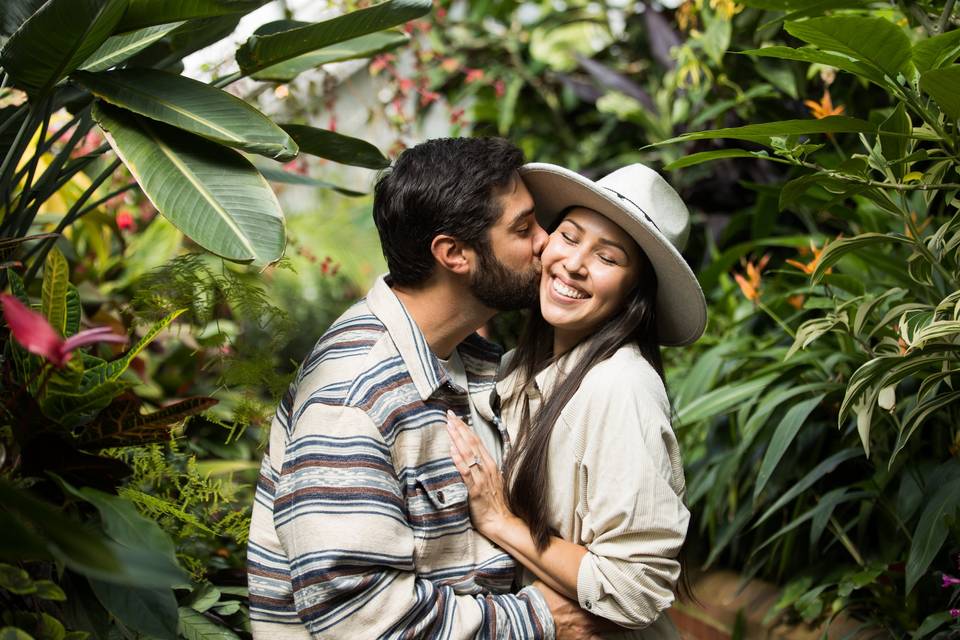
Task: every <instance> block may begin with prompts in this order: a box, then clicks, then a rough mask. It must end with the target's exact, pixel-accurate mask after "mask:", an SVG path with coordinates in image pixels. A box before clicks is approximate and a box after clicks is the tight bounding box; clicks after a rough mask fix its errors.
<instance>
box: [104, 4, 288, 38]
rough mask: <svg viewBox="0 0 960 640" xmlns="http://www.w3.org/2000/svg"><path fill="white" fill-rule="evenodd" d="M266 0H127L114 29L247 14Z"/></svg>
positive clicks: (124, 29) (125, 29) (130, 28)
mask: <svg viewBox="0 0 960 640" xmlns="http://www.w3.org/2000/svg"><path fill="white" fill-rule="evenodd" d="M268 1H269V0H130V8H129V9H127V13H126V14H125V15H124V16H123V20H121V21H120V27H119V29H117V31H132V30H133V29H142V28H143V27H152V26H154V25H158V24H164V23H167V22H176V21H178V20H191V19H193V18H212V17H215V16H225V15H231V14H238V13H248V12H250V11H253V10H254V9H256V8H257V7H259V6H261V5H264V4H266V3H267V2H268Z"/></svg>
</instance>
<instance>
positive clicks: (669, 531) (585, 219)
mask: <svg viewBox="0 0 960 640" xmlns="http://www.w3.org/2000/svg"><path fill="white" fill-rule="evenodd" d="M374 219H375V222H376V225H377V230H378V232H379V235H380V241H381V244H382V247H383V252H384V255H385V257H386V260H387V266H388V268H389V275H387V276H385V277H383V278H380V279H379V280H378V281H377V282H376V283H375V284H374V286H373V288H372V289H371V290H370V291H369V292H368V294H367V295H366V297H365V298H364V299H363V300H361V301H359V302H358V303H356V304H355V305H354V306H353V307H352V308H351V309H349V310H348V311H347V312H346V313H344V315H343V316H341V317H340V318H339V319H338V320H337V321H336V322H335V323H334V324H333V325H332V326H331V327H330V328H329V329H328V330H327V332H326V333H325V334H324V335H323V336H322V337H321V338H320V341H319V342H318V343H317V345H316V347H315V348H314V349H313V351H312V352H311V354H310V355H309V356H308V357H307V359H306V360H305V361H304V363H303V365H302V367H301V369H300V371H299V372H298V374H297V377H296V380H295V381H294V383H293V384H292V385H291V387H290V390H289V392H288V393H287V395H286V397H285V398H284V400H283V402H282V403H281V404H280V407H279V408H278V410H277V413H276V417H275V419H274V421H273V425H272V428H271V433H270V442H269V448H268V450H267V453H266V455H265V457H264V460H263V465H262V468H261V473H260V479H259V483H258V486H257V492H256V501H255V504H254V508H253V521H252V525H251V531H250V543H249V549H248V576H249V585H250V603H251V621H252V626H253V632H254V636H255V637H256V638H264V639H272V638H277V639H284V638H310V637H317V638H345V639H353V638H411V639H412V638H450V639H460V638H482V639H487V638H490V639H494V638H497V639H499V638H515V639H518V640H520V639H527V638H558V639H561V640H562V639H565V638H591V637H615V638H616V637H620V638H670V637H676V635H677V634H676V631H675V629H674V628H673V626H672V624H671V622H670V620H669V619H668V618H667V616H666V615H665V613H664V611H665V609H666V608H668V607H669V606H670V604H671V602H672V601H673V599H674V591H675V589H676V585H677V582H678V579H679V576H680V564H681V563H680V560H679V554H680V550H681V547H682V545H683V541H684V538H685V536H686V531H687V525H688V521H689V514H688V511H687V509H686V507H685V506H684V503H683V496H684V490H685V489H684V478H683V468H682V464H681V460H680V454H679V450H678V447H677V442H676V439H675V437H674V434H673V431H672V429H671V425H670V414H671V410H670V404H669V400H668V398H667V394H666V390H665V387H664V382H663V369H662V365H661V360H660V350H659V349H660V345H661V344H664V345H683V344H689V343H691V342H693V341H694V340H696V339H697V338H698V337H699V336H700V334H701V333H702V331H703V328H704V325H705V323H706V306H705V303H704V298H703V294H702V292H701V290H700V288H699V286H698V284H697V281H696V278H695V277H694V275H693V273H692V272H691V271H690V269H689V267H687V265H686V263H685V262H684V261H683V259H682V258H681V256H680V253H679V250H681V249H682V248H683V244H684V243H685V241H686V234H687V230H688V213H687V209H686V207H685V206H684V204H683V202H682V201H681V200H680V198H679V196H678V195H677V193H676V192H675V191H674V190H673V189H672V188H671V187H670V186H669V185H668V184H667V183H666V182H665V181H664V180H663V178H661V177H660V176H659V175H658V174H657V173H656V172H654V171H653V170H651V169H649V168H647V167H644V166H643V165H639V164H634V165H630V166H627V167H624V168H622V169H619V170H617V171H615V172H614V173H612V174H610V175H608V176H606V177H605V178H603V179H601V180H599V181H597V182H593V181H590V180H587V179H585V178H583V177H581V176H579V175H577V174H576V173H574V172H572V171H568V170H566V169H563V168H561V167H557V166H554V165H548V164H538V163H534V164H524V159H523V154H522V152H521V151H520V150H519V149H517V148H516V147H514V146H513V145H511V144H510V143H508V142H507V141H505V140H502V139H497V138H474V139H468V138H458V139H441V140H432V141H428V142H425V143H423V144H420V145H418V146H416V147H412V148H410V149H408V150H406V151H404V152H403V153H402V154H401V155H400V157H399V158H398V159H397V161H396V162H395V164H394V167H393V168H392V170H390V171H389V173H386V174H385V175H383V176H382V177H381V178H380V179H379V181H378V182H377V185H376V188H375V193H374ZM548 232H549V235H548ZM522 308H527V309H529V310H530V313H529V317H528V319H527V325H526V328H525V330H524V333H523V336H522V337H521V339H520V341H519V345H518V347H517V349H516V350H515V351H512V352H510V353H508V354H506V355H505V356H503V357H502V358H501V351H500V349H499V348H498V347H496V346H495V345H493V344H492V343H489V342H487V341H486V340H484V339H483V338H481V337H480V336H479V335H477V334H476V330H477V329H478V328H479V327H481V326H482V325H484V324H485V323H486V322H487V321H489V320H490V319H491V318H492V317H493V316H494V315H495V314H496V313H497V312H498V311H504V310H510V309H522Z"/></svg>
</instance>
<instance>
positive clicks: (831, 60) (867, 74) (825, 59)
mask: <svg viewBox="0 0 960 640" xmlns="http://www.w3.org/2000/svg"><path fill="white" fill-rule="evenodd" d="M739 53H741V54H743V55H748V56H753V57H756V58H777V59H780V60H796V61H798V62H809V63H811V64H822V65H827V66H830V67H835V68H837V69H840V70H841V71H846V72H848V73H852V74H854V75H858V76H861V77H863V78H866V79H867V80H870V81H871V82H873V83H875V84H878V85H880V86H881V87H884V88H888V83H887V81H886V80H885V79H884V77H883V74H882V73H881V72H880V70H878V69H875V68H873V67H871V66H869V65H866V64H863V63H861V62H857V61H856V60H851V59H850V58H847V57H844V56H838V55H835V54H832V53H827V52H826V51H820V50H819V49H814V48H812V47H802V48H800V49H794V48H792V47H784V46H772V47H763V48H762V49H749V50H747V51H741V52H739Z"/></svg>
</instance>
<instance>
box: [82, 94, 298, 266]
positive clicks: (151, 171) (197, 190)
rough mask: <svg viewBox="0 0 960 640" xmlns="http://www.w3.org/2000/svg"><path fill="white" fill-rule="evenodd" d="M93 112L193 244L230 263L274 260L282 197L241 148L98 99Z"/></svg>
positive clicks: (279, 246) (280, 239)
mask: <svg viewBox="0 0 960 640" xmlns="http://www.w3.org/2000/svg"><path fill="white" fill-rule="evenodd" d="M93 113H94V118H95V119H96V120H97V122H98V123H99V124H100V126H101V127H102V128H103V129H104V130H105V131H106V132H107V140H108V141H109V142H110V145H111V146H112V147H113V148H114V150H115V151H116V152H117V154H118V155H119V156H120V158H121V159H122V160H123V162H124V164H126V165H127V168H128V169H129V170H130V172H131V173H132V174H133V176H134V178H136V180H137V182H138V183H139V184H140V187H141V188H142V189H143V191H144V193H146V194H147V197H149V198H150V200H151V202H153V205H154V206H155V207H156V208H157V210H158V211H159V212H160V213H161V214H163V215H164V217H166V218H167V219H168V220H170V222H172V223H173V224H174V225H175V226H176V227H177V228H179V229H180V230H181V231H183V232H184V233H185V234H186V235H188V236H189V237H190V238H191V239H192V240H194V241H195V242H196V243H197V244H199V245H201V246H202V247H204V248H205V249H207V250H209V251H211V252H213V253H215V254H217V255H220V256H223V257H224V258H227V259H228V260H234V261H236V262H255V263H257V264H268V263H270V262H274V261H276V260H278V259H279V258H280V256H281V255H282V254H283V246H284V242H285V236H284V221H283V213H282V211H281V210H280V203H279V202H277V197H276V196H275V195H274V193H273V191H272V190H271V189H270V186H269V185H268V184H267V181H266V180H264V178H263V176H261V175H260V174H259V173H258V172H257V170H256V169H255V168H254V167H253V165H252V164H250V163H249V162H248V161H247V160H246V159H245V158H243V157H242V156H241V155H240V154H239V153H236V152H234V151H232V150H230V149H226V148H224V147H221V146H220V145H217V144H215V143H213V142H210V141H208V140H206V139H204V138H201V137H199V136H194V135H192V134H189V133H186V132H183V131H180V130H178V129H175V128H173V127H170V126H167V125H164V124H162V123H158V122H154V121H151V120H147V119H145V118H140V117H137V116H135V115H133V114H131V113H129V112H126V111H123V110H122V109H117V108H116V107H111V106H109V105H105V104H103V103H100V102H98V103H97V104H96V105H95V108H94V112H93Z"/></svg>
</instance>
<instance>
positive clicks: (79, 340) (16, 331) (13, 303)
mask: <svg viewBox="0 0 960 640" xmlns="http://www.w3.org/2000/svg"><path fill="white" fill-rule="evenodd" d="M0 302H2V304H3V317H4V318H5V319H6V321H7V326H8V327H10V334H11V335H12V336H13V339H14V340H16V341H17V342H19V343H20V345H21V346H23V348H24V349H26V350H27V351H29V352H30V353H35V354H37V355H38V356H42V357H44V358H46V359H47V360H49V361H50V362H52V363H53V364H54V365H56V366H57V367H62V366H63V365H65V364H66V363H67V361H69V360H70V358H71V356H72V355H73V351H74V350H76V349H79V348H80V347H85V346H87V345H89V344H94V343H97V342H116V343H121V342H126V341H127V336H121V335H117V334H115V333H114V332H113V329H111V328H110V327H95V328H93V329H86V330H84V331H81V332H80V333H78V334H76V335H74V336H70V337H69V338H67V339H66V340H64V339H63V338H61V337H60V334H58V333H57V332H56V330H55V329H54V328H53V327H52V326H50V323H49V322H47V319H46V318H44V317H43V315H42V314H39V313H37V312H36V311H34V310H33V309H30V308H28V307H27V306H26V305H25V304H23V303H22V302H20V300H19V299H17V298H16V297H14V296H12V295H10V294H9V293H4V294H0Z"/></svg>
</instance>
